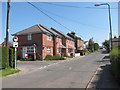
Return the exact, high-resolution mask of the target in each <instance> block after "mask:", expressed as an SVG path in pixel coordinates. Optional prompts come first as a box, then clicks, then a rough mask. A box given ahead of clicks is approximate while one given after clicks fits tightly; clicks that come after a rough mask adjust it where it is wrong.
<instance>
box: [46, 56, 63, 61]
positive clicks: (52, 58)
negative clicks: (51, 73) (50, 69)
mask: <svg viewBox="0 0 120 90" xmlns="http://www.w3.org/2000/svg"><path fill="white" fill-rule="evenodd" d="M45 60H65V58H64V57H63V56H60V55H55V56H51V55H47V56H46V57H45Z"/></svg>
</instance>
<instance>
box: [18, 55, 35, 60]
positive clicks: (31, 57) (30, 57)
mask: <svg viewBox="0 0 120 90" xmlns="http://www.w3.org/2000/svg"><path fill="white" fill-rule="evenodd" d="M33 60H34V59H33V56H32V55H30V56H29V57H28V58H23V59H20V61H33Z"/></svg>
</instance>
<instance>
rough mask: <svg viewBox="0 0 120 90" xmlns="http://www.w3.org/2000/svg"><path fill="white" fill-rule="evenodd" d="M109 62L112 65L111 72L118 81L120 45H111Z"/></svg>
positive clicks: (119, 77) (119, 74)
mask: <svg viewBox="0 0 120 90" xmlns="http://www.w3.org/2000/svg"><path fill="white" fill-rule="evenodd" d="M110 62H111V65H112V72H113V74H114V76H115V78H116V79H117V80H119V82H120V46H119V47H113V49H112V51H111V52H110Z"/></svg>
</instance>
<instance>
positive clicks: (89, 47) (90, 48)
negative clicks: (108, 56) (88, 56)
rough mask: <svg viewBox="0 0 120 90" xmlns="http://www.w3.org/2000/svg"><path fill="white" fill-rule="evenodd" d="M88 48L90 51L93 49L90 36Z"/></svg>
mask: <svg viewBox="0 0 120 90" xmlns="http://www.w3.org/2000/svg"><path fill="white" fill-rule="evenodd" d="M88 49H89V51H91V52H93V51H94V41H93V39H92V38H91V39H90V40H89V41H88Z"/></svg>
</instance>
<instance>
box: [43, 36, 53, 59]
mask: <svg viewBox="0 0 120 90" xmlns="http://www.w3.org/2000/svg"><path fill="white" fill-rule="evenodd" d="M42 38H43V41H42V44H43V47H44V49H43V58H45V57H46V56H47V55H53V36H51V41H49V40H47V35H46V34H42ZM47 47H50V48H51V52H50V53H48V52H47Z"/></svg>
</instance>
